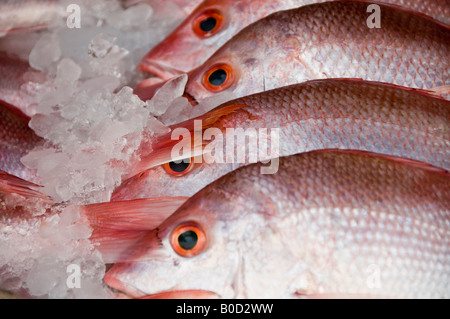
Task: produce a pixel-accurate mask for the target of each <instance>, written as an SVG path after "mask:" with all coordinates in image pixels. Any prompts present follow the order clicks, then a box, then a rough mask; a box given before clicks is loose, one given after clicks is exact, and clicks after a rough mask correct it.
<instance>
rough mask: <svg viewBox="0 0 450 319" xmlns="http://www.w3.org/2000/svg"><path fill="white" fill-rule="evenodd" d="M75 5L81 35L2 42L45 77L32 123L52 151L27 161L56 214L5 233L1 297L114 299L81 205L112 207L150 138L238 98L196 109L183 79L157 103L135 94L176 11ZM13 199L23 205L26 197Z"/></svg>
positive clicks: (31, 211) (31, 214) (0, 233)
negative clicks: (73, 283)
mask: <svg viewBox="0 0 450 319" xmlns="http://www.w3.org/2000/svg"><path fill="white" fill-rule="evenodd" d="M70 3H79V4H80V6H81V8H82V12H84V13H83V15H82V20H81V28H80V29H76V28H75V29H70V28H67V26H66V25H65V23H61V24H60V25H55V26H52V28H50V29H49V30H46V31H41V32H39V33H30V34H25V35H18V36H17V38H16V39H19V40H14V38H8V39H4V40H3V42H2V45H3V47H5V45H7V46H9V48H10V50H11V52H16V53H20V55H21V56H22V57H24V52H27V51H28V54H27V58H28V57H29V63H30V65H31V66H32V67H33V68H35V69H37V70H40V71H42V72H44V73H45V74H46V75H47V76H48V77H47V78H48V80H47V82H46V83H43V84H42V83H41V84H39V87H38V88H39V90H38V96H37V108H36V112H37V114H36V115H34V116H33V117H32V119H31V121H30V127H31V128H32V129H33V130H34V131H35V132H36V133H37V134H38V135H39V136H41V137H43V138H44V140H45V143H44V145H42V146H39V147H38V148H36V149H34V150H32V151H31V152H30V153H29V154H28V155H27V156H25V157H24V158H23V159H22V160H23V162H24V163H25V164H26V165H27V166H29V167H30V168H35V169H37V172H38V175H39V178H40V184H41V185H42V189H40V191H42V192H43V193H45V194H47V195H49V196H51V198H52V199H53V201H54V202H53V204H52V205H53V206H51V209H50V208H49V207H48V206H45V207H44V208H42V207H43V206H42V205H43V204H42V203H38V202H33V203H28V204H29V205H28V204H27V205H25V207H26V209H25V211H24V213H23V215H22V216H20V217H17V216H16V217H15V219H12V220H11V226H6V227H4V226H5V225H0V226H1V227H0V251H1V256H0V290H9V291H11V292H14V293H19V294H20V295H22V296H23V295H25V296H30V297H39V298H107V297H110V294H109V293H108V290H107V289H106V288H105V287H104V284H103V281H102V278H103V275H104V272H105V265H104V263H103V261H102V258H101V254H100V253H99V252H98V251H97V250H96V249H95V247H94V246H93V245H92V244H91V243H90V241H89V240H88V238H89V236H90V233H91V229H90V228H89V227H88V226H87V223H86V222H85V221H84V220H82V219H80V216H79V211H78V209H77V206H76V204H78V205H85V204H90V203H97V202H104V201H109V199H110V195H111V193H112V191H113V190H114V188H115V187H117V186H118V185H120V183H121V182H122V179H123V176H124V174H126V173H127V172H128V171H129V170H130V168H131V167H133V165H134V164H135V163H136V162H137V161H138V160H139V158H140V156H141V155H143V153H142V152H144V151H145V152H150V151H151V149H152V148H151V142H152V139H153V138H154V137H156V136H158V135H159V134H165V133H167V132H169V131H170V129H169V127H168V125H170V124H173V123H177V122H180V121H182V120H185V119H187V118H190V117H193V116H196V115H200V114H202V113H204V112H206V111H208V110H210V109H212V108H213V107H214V106H216V105H218V104H220V103H222V102H225V101H227V100H229V99H231V98H232V97H231V96H229V95H226V94H223V95H218V96H217V97H215V98H212V99H208V100H205V101H204V102H203V103H201V104H200V105H198V106H196V107H195V108H193V107H192V106H191V105H190V104H189V102H188V101H187V99H185V98H184V97H182V94H183V91H184V86H185V83H186V81H187V76H186V75H181V76H179V77H177V78H175V79H173V80H171V81H169V82H168V83H166V84H165V85H164V86H163V87H162V88H161V89H160V90H159V91H158V92H157V94H156V95H155V97H154V98H153V99H152V100H150V101H146V102H144V101H141V100H140V99H139V98H138V97H137V96H136V95H134V94H133V89H132V88H133V87H134V86H135V84H136V83H137V82H138V81H140V80H141V79H142V75H141V74H140V73H139V72H138V71H137V70H136V66H137V64H138V63H139V61H140V59H141V58H142V56H144V55H145V53H146V52H147V51H148V50H149V49H150V48H151V47H152V46H153V45H156V44H157V43H158V42H159V41H160V40H161V39H163V37H164V36H165V35H166V34H167V33H168V31H170V30H171V29H172V28H173V26H174V23H178V22H179V21H176V18H177V11H176V10H174V9H175V8H172V9H171V10H169V11H170V12H171V13H172V16H171V17H170V18H171V19H169V17H167V16H166V17H154V16H153V15H152V14H153V12H152V9H151V8H150V7H149V6H147V5H145V4H141V5H137V6H134V7H130V8H128V9H123V8H122V6H121V5H120V1H104V0H95V1H92V0H80V1H73V0H71V1H70ZM168 6H172V4H170V3H168ZM171 21H172V22H171ZM173 21H176V22H173ZM24 39H25V40H26V39H28V40H30V42H24ZM24 43H32V44H33V45H29V44H27V45H25V46H24ZM30 85H32V83H31V84H30ZM143 145H144V146H145V147H143ZM15 200H17V202H16V204H17V203H22V204H20V205H23V198H16V199H15ZM20 201H22V202H20ZM0 202H1V201H0ZM55 203H56V205H55ZM57 203H59V204H57ZM0 204H1V203H0ZM8 205H11V206H13V205H14V200H13V201H12V202H11V200H10V202H9V204H8ZM45 205H48V204H47V203H46V204H45ZM3 208H4V207H3ZM22 217H23V218H22ZM18 224H19V225H20V227H17V225H18ZM70 265H77V266H78V267H79V269H80V270H81V274H80V278H81V287H80V288H78V289H73V288H71V287H70V285H68V281H67V280H68V276H69V275H70V273H68V266H70Z"/></svg>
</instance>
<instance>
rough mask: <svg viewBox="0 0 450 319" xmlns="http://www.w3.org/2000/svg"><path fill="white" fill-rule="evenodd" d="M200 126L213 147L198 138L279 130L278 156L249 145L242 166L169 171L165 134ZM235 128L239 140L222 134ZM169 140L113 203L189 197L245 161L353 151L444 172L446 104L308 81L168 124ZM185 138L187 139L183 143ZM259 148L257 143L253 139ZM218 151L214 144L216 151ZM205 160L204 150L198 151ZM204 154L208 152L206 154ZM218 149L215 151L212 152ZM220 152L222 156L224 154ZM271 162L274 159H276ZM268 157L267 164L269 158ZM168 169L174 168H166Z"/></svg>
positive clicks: (404, 91) (374, 86)
mask: <svg viewBox="0 0 450 319" xmlns="http://www.w3.org/2000/svg"><path fill="white" fill-rule="evenodd" d="M195 121H201V123H202V127H201V128H197V130H200V129H201V132H200V133H201V134H202V135H201V136H202V137H203V142H204V143H205V144H207V145H210V144H212V142H211V141H210V139H212V137H209V138H208V137H207V136H206V134H205V132H206V131H207V129H208V128H215V129H218V130H220V132H222V134H223V140H224V141H225V142H224V144H225V146H224V149H225V148H226V144H227V143H228V142H227V141H228V140H227V138H228V137H230V136H233V135H234V134H236V135H237V136H241V137H244V138H245V136H246V134H248V133H251V130H252V129H254V130H256V131H257V132H258V133H259V132H260V131H261V130H263V129H264V128H266V129H267V135H268V136H272V135H271V134H272V131H273V129H274V128H278V129H279V134H278V135H279V137H278V140H279V154H278V152H276V151H275V152H271V151H267V153H266V154H267V157H264V158H260V156H259V155H258V156H256V155H257V152H259V150H255V149H252V148H251V144H250V143H249V144H245V145H238V146H237V147H238V148H243V152H244V153H245V154H247V155H248V156H247V157H246V160H245V161H238V160H235V158H232V159H233V161H228V162H227V161H225V160H224V161H222V162H220V161H207V160H206V158H205V157H201V156H199V157H197V158H199V159H200V161H197V162H195V161H196V160H195V158H192V157H191V158H189V160H188V161H186V162H187V163H184V162H182V163H180V164H179V166H177V165H178V164H176V162H175V161H176V160H179V159H187V158H182V157H180V158H176V157H174V155H173V154H172V150H173V149H174V148H175V146H176V145H177V144H179V143H181V142H183V140H184V138H185V137H184V136H183V138H182V139H181V138H180V137H179V136H178V135H177V134H175V135H174V136H172V132H176V130H177V129H182V128H186V129H188V130H190V132H191V136H192V138H191V139H192V140H193V139H194V136H195V132H194V123H195ZM229 128H233V129H239V128H240V129H242V131H241V132H240V133H239V132H238V133H236V132H228V131H227V129H229ZM170 129H171V133H169V134H167V135H165V136H162V137H160V138H159V139H157V140H155V141H154V144H152V148H153V151H152V152H151V153H150V154H149V155H148V156H143V157H142V158H141V161H140V162H139V163H138V165H137V166H136V167H133V170H132V171H130V172H129V174H128V175H129V176H128V178H126V179H124V181H123V183H122V184H121V185H120V186H119V187H117V188H116V189H115V190H114V192H113V194H112V196H111V200H112V201H119V200H131V199H135V198H151V197H162V196H192V195H194V194H195V193H196V192H197V191H199V190H200V189H202V188H203V187H204V186H206V185H207V184H209V183H211V182H212V181H214V180H216V179H218V178H219V177H221V176H223V175H225V174H226V173H228V172H230V171H232V170H234V169H236V168H238V167H239V166H242V165H246V164H248V163H249V162H250V159H251V157H250V155H252V154H253V155H255V156H253V158H255V157H258V158H259V160H261V159H268V158H269V157H271V154H272V155H276V156H278V155H279V156H287V155H292V154H295V153H299V152H307V151H312V150H319V149H324V148H336V149H355V150H365V151H372V152H376V153H382V154H387V155H394V156H400V157H404V158H409V159H415V160H420V161H423V162H427V163H431V164H432V165H435V166H437V167H441V168H443V169H446V170H449V169H450V101H448V100H445V99H443V98H440V97H436V96H434V95H430V94H428V93H427V92H425V91H423V90H417V89H410V88H405V87H400V86H396V85H391V84H386V83H380V82H370V81H362V80H358V79H323V80H312V81H307V82H304V83H300V84H294V85H290V86H286V87H282V88H277V89H273V90H269V91H265V92H261V93H256V94H253V95H250V96H246V97H242V98H238V99H235V100H232V101H229V102H226V103H224V104H222V105H220V106H218V107H216V108H215V109H213V110H211V111H209V112H207V113H206V114H204V115H201V116H198V117H196V118H193V119H190V120H187V121H185V122H181V123H178V124H174V125H172V126H171V127H170ZM188 137H189V136H187V138H188ZM258 142H259V140H258ZM217 145H220V144H217ZM202 147H203V148H202V151H203V152H204V154H206V148H207V147H209V146H202ZM210 149H213V148H212V147H211V148H210ZM219 149H220V148H219ZM224 153H226V152H225V151H224ZM276 156H275V157H276ZM271 158H273V157H271ZM172 165H175V167H172Z"/></svg>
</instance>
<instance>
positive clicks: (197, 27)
mask: <svg viewBox="0 0 450 319" xmlns="http://www.w3.org/2000/svg"><path fill="white" fill-rule="evenodd" d="M222 26H223V15H222V13H220V11H218V10H206V11H204V12H203V13H201V14H200V15H199V16H198V17H197V18H195V19H194V23H193V25H192V28H193V29H194V32H195V34H197V35H198V36H200V37H203V38H207V37H210V36H212V35H214V34H216V33H217V32H219V31H220V29H222Z"/></svg>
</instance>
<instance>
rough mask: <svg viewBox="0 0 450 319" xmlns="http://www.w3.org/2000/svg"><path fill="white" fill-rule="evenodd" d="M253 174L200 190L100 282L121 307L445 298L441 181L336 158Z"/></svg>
mask: <svg viewBox="0 0 450 319" xmlns="http://www.w3.org/2000/svg"><path fill="white" fill-rule="evenodd" d="M260 168H261V165H260V164H253V165H248V166H245V167H242V168H239V169H237V170H235V171H233V172H231V173H229V174H227V175H225V176H224V177H222V178H220V179H218V180H216V181H215V182H213V183H212V184H210V185H208V186H207V187H205V188H204V189H202V190H201V191H200V192H198V193H197V194H196V195H194V196H193V197H192V198H190V199H189V200H188V201H187V202H185V203H184V204H183V205H182V206H181V207H180V208H179V209H178V210H177V211H176V212H175V213H174V214H172V215H171V216H170V217H169V218H167V219H166V220H165V221H164V222H163V223H162V224H161V225H160V226H158V227H157V228H156V229H154V230H153V231H151V232H148V234H147V236H146V237H144V238H143V239H142V240H141V241H140V242H139V243H138V244H137V245H136V246H135V247H134V248H133V249H129V250H128V251H129V256H128V262H123V263H116V264H115V265H114V266H113V267H112V268H111V269H110V270H109V271H108V272H107V273H106V275H105V278H104V280H105V282H106V283H107V284H108V285H110V286H111V287H113V288H115V289H118V290H119V291H122V292H124V293H126V294H127V295H129V296H131V297H144V296H149V297H151V296H152V295H153V294H156V295H160V294H166V295H167V296H170V293H171V292H176V293H177V294H179V292H180V291H204V292H205V293H206V292H208V293H209V294H210V295H216V296H219V297H221V298H330V297H331V298H348V297H350V298H377V297H381V298H449V290H448V285H447V282H448V279H449V276H450V260H449V256H450V254H449V249H450V228H449V225H450V224H449V222H450V210H449V207H450V178H449V176H448V172H445V171H442V170H439V169H436V168H432V167H429V166H427V165H423V164H422V163H419V162H413V161H406V162H405V161H404V160H403V159H399V158H386V157H384V156H380V155H377V154H365V153H364V152H363V153H355V152H340V151H320V152H311V153H303V154H298V155H293V156H289V157H285V158H281V159H280V169H279V171H278V173H276V174H272V175H270V174H266V175H264V174H260ZM199 296H200V297H202V296H204V295H199Z"/></svg>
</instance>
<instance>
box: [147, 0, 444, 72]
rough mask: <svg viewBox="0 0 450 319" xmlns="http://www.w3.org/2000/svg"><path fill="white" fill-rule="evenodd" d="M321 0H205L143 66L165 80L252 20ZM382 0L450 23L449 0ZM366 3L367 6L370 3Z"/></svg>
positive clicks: (190, 67) (208, 53)
mask: <svg viewBox="0 0 450 319" xmlns="http://www.w3.org/2000/svg"><path fill="white" fill-rule="evenodd" d="M320 2H324V1H320V0H289V1H263V0H232V1H218V0H205V1H203V2H202V3H201V5H199V6H198V7H197V8H196V9H195V10H194V11H193V12H192V13H191V14H190V15H189V17H188V18H187V19H186V20H185V21H184V22H183V23H182V24H181V25H180V26H178V28H176V29H175V30H174V31H173V32H172V33H171V34H170V35H169V36H168V37H167V38H166V39H164V40H163V41H162V42H161V43H159V44H158V45H157V46H155V47H154V48H152V50H151V51H150V52H149V53H147V54H146V55H145V56H144V58H143V59H142V61H141V63H140V64H139V69H140V70H141V71H144V72H148V73H151V74H154V75H156V76H157V77H159V78H160V79H162V80H168V79H170V78H171V77H173V76H176V75H178V74H180V73H187V72H189V71H191V70H193V69H195V68H196V67H199V66H200V65H201V64H202V63H204V62H205V61H206V60H207V59H208V58H209V57H210V56H211V55H213V53H214V52H216V51H217V50H218V49H219V48H220V47H221V46H222V45H223V44H225V43H226V42H227V41H228V40H230V39H231V38H232V37H233V36H234V35H236V34H237V33H238V32H239V31H241V30H242V29H243V28H245V27H246V26H248V25H250V24H251V23H253V22H256V21H258V20H260V19H262V18H264V17H266V16H268V15H269V14H271V13H274V12H277V11H282V10H288V9H293V8H297V7H301V6H305V5H309V4H314V3H320ZM378 2H379V3H385V4H392V5H398V6H401V7H403V8H406V9H410V10H413V11H417V12H420V13H423V14H426V15H428V16H430V17H433V18H435V19H437V20H439V21H441V22H443V23H445V24H450V2H449V1H442V0H429V1H420V0H412V1H405V0H384V1H376V2H375V3H378ZM369 3H371V4H372V3H374V2H373V1H369ZM365 6H366V7H367V4H365ZM187 53H189V54H187Z"/></svg>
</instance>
